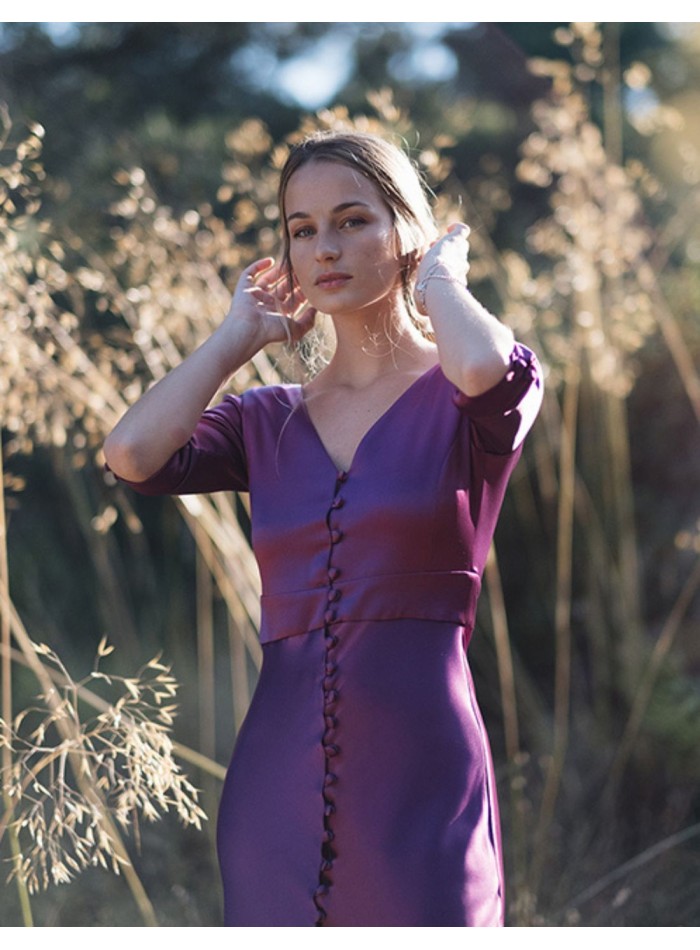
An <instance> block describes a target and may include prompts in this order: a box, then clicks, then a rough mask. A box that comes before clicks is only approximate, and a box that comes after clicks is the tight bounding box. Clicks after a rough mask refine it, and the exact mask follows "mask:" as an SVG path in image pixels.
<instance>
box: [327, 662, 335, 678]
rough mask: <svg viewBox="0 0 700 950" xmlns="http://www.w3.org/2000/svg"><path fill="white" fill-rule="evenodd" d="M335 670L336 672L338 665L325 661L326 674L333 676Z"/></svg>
mask: <svg viewBox="0 0 700 950" xmlns="http://www.w3.org/2000/svg"><path fill="white" fill-rule="evenodd" d="M337 672H338V667H337V665H336V664H335V663H328V662H326V667H325V674H326V676H335V674H336V673H337Z"/></svg>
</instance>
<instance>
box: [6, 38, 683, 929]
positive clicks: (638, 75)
mask: <svg viewBox="0 0 700 950" xmlns="http://www.w3.org/2000/svg"><path fill="white" fill-rule="evenodd" d="M440 27H441V25H440V24H300V25H296V24H274V23H272V24H248V23H244V24H206V23H204V24H138V23H136V24H104V23H99V24H81V25H75V26H74V27H73V28H72V29H70V30H68V31H67V32H66V33H65V34H64V35H62V36H60V37H59V36H56V35H54V36H53V38H52V35H51V34H50V33H49V32H47V31H46V30H45V29H43V28H42V27H41V26H40V25H39V24H3V27H2V30H3V32H2V34H1V36H0V99H3V100H5V101H6V102H7V104H8V105H7V109H6V110H4V111H3V113H2V134H1V136H0V149H1V151H0V158H1V161H0V408H1V411H2V432H3V456H2V460H3V469H4V507H3V509H2V511H3V512H4V513H5V514H4V519H3V521H2V522H0V529H1V530H0V535H2V540H3V544H2V545H0V555H2V556H1V557H0V589H1V590H2V598H1V609H2V612H1V614H0V627H1V631H2V642H3V667H2V710H1V712H0V715H1V716H2V718H3V720H4V722H5V723H6V724H7V725H6V728H5V731H4V733H3V740H4V741H3V748H2V755H3V758H2V763H1V765H2V768H3V777H4V781H3V786H4V796H5V797H4V801H3V813H2V817H1V818H0V834H1V835H2V838H1V839H0V856H1V857H2V860H3V863H4V865H5V867H6V871H7V875H8V877H11V878H12V879H11V880H9V881H8V883H7V884H4V885H3V886H2V889H1V890H0V922H1V923H2V924H4V925H14V924H20V923H22V922H25V923H28V922H30V921H33V922H34V923H35V924H38V925H99V924H101V925H129V924H134V923H141V922H143V923H155V922H159V923H161V924H168V925H179V926H184V925H213V924H217V923H218V922H219V920H220V910H219V896H218V875H217V869H216V861H215V852H214V842H213V827H214V821H213V818H214V816H215V809H216V800H217V796H218V791H219V788H220V781H221V776H222V774H223V767H222V763H225V762H226V760H227V758H228V755H229V754H230V750H231V747H232V743H233V739H234V736H235V731H236V729H237V728H238V726H239V725H240V722H241V720H242V718H243V716H244V714H245V710H246V708H247V704H248V701H249V698H250V695H251V691H252V689H253V687H254V683H255V677H256V670H257V668H258V666H259V661H260V650H259V646H258V644H257V640H256V636H255V633H256V627H257V620H258V614H257V611H258V602H257V594H258V578H257V572H256V568H255V565H254V562H253V559H252V555H251V551H250V547H249V536H248V527H249V524H248V512H247V499H246V497H245V496H243V497H241V498H236V497H232V496H218V495H217V496H211V497H201V498H200V497H197V498H186V499H173V500H170V499H163V500H152V499H151V500H145V499H142V498H137V497H135V496H134V495H132V494H130V493H129V492H128V491H126V490H125V489H123V488H122V487H121V486H118V485H114V484H113V483H110V481H109V480H108V479H107V478H105V476H104V474H103V472H102V459H101V453H100V446H101V443H102V440H103V438H104V436H105V434H106V432H107V431H109V429H110V427H111V426H112V425H113V423H114V422H115V421H116V419H117V418H118V417H119V415H120V414H121V412H122V411H123V410H124V409H125V407H126V406H127V405H128V404H130V403H131V402H132V401H133V400H135V399H136V398H138V395H139V394H140V393H141V392H142V391H143V390H144V388H145V387H146V386H148V385H149V384H150V382H151V381H153V380H154V379H157V378H159V377H160V376H161V375H162V374H163V373H165V372H167V370H168V369H169V368H170V367H172V366H173V365H175V364H176V363H177V362H178V361H179V360H180V359H181V358H182V357H183V356H184V355H186V354H187V353H189V352H190V351H191V350H192V348H193V347H194V346H196V345H197V343H198V342H200V341H201V340H202V339H204V338H205V337H206V335H207V334H208V333H209V332H210V331H211V330H212V328H213V327H214V326H215V325H216V324H217V322H218V321H219V320H220V319H221V316H222V314H223V313H224V312H225V310H226V307H227V305H228V300H229V296H230V293H231V291H232V288H233V286H234V284H235V280H236V275H237V274H238V272H239V271H240V269H241V268H242V267H244V266H245V265H246V264H247V263H248V262H249V261H250V260H251V259H253V258H254V257H257V256H260V255H261V254H263V253H268V252H274V250H275V248H276V247H277V211H276V207H275V203H274V201H275V180H276V170H277V169H278V168H279V166H280V163H281V162H282V161H283V158H284V154H285V151H286V148H287V147H288V143H289V141H291V140H293V139H294V137H296V136H297V135H299V134H300V133H301V132H303V131H308V130H309V129H311V128H317V127H324V128H327V127H336V126H344V125H348V124H352V125H356V126H358V127H361V128H369V129H371V130H375V131H378V132H380V133H382V134H385V135H388V136H390V137H392V138H393V139H394V140H395V141H403V142H405V143H406V145H407V146H408V147H409V149H410V150H411V154H412V156H413V158H414V160H415V161H416V162H418V164H419V165H420V167H421V168H422V170H423V172H424V174H425V176H426V179H427V180H428V181H429V183H430V184H431V187H432V188H433V189H434V191H435V193H436V196H437V198H436V202H437V211H438V215H439V217H440V220H441V221H442V222H443V223H445V224H446V223H448V222H449V221H450V220H454V219H455V218H460V219H466V220H467V221H468V222H469V223H470V225H471V226H472V228H473V233H472V244H473V255H474V256H473V263H472V269H471V271H470V280H471V282H472V283H473V285H474V286H475V290H476V293H477V294H478V295H479V296H480V297H481V298H482V299H484V301H485V302H487V303H488V304H489V305H490V306H491V307H493V308H494V310H495V311H496V312H497V313H499V314H502V315H503V317H504V319H506V321H507V322H508V323H509V324H510V325H511V326H512V327H513V329H514V330H515V332H516V334H517V336H518V337H519V338H520V339H522V340H523V341H524V342H525V343H528V344H529V345H531V346H532V347H533V348H534V349H535V350H536V351H537V352H538V353H539V354H540V355H541V357H542V360H543V363H544V365H545V366H546V369H547V376H548V379H547V393H546V400H545V404H544V407H543V411H542V415H541V417H540V419H539V421H538V423H537V425H536V427H535V429H534V431H533V433H532V435H531V437H530V439H529V441H528V444H527V446H526V452H525V455H524V457H523V461H522V462H521V464H520V466H519V468H518V470H517V473H516V476H515V477H514V479H513V482H512V485H511V487H510V489H509V493H508V496H507V499H506V504H505V507H504V512H503V516H502V519H501V523H500V525H499V529H498V532H497V536H496V544H495V546H494V550H493V552H492V556H491V558H490V560H489V563H488V566H487V571H486V578H485V582H486V583H485V593H484V596H483V599H482V603H481V606H480V613H479V630H478V633H477V635H476V636H475V638H474V641H473V647H472V662H473V666H474V668H475V677H476V679H477V687H478V691H479V695H480V699H481V703H482V706H483V709H484V713H485V718H486V719H487V722H488V726H489V732H490V734H491V737H492V743H493V747H494V755H495V760H496V765H497V772H498V778H499V786H500V798H501V803H502V811H503V821H504V832H505V835H504V837H505V848H506V864H507V876H508V894H507V896H508V920H509V922H510V923H512V924H519V925H546V926H548V925H570V926H576V925H587V926H595V925H610V926H622V925H638V926H645V925H652V926H655V925H697V924H698V923H699V922H700V897H699V895H700V888H699V887H698V882H699V881H700V795H699V794H698V788H699V787H700V758H698V755H697V751H696V750H697V748H698V742H699V741H700V683H699V681H698V674H699V673H700V647H699V646H698V643H699V641H698V638H697V630H698V615H699V613H700V604H699V599H698V586H699V585H700V510H699V505H698V498H700V490H699V489H700V452H699V451H698V445H699V438H698V424H699V423H700V379H699V377H698V370H697V367H698V361H699V359H700V323H699V322H698V319H697V313H698V304H699V303H700V274H699V271H698V262H699V261H700V224H699V223H698V222H699V221H700V216H699V215H698V214H697V210H698V208H697V206H698V190H697V183H698V181H699V180H700V126H698V121H697V116H698V115H700V108H699V106H700V30H699V29H698V27H697V25H694V24H681V25H679V26H677V27H671V26H670V25H668V24H650V23H641V24H603V25H602V26H600V27H596V26H595V25H593V24H573V25H568V24H541V23H540V24H499V25H498V26H495V25H489V24H477V25H474V26H471V27H467V26H466V25H459V24H456V25H455V24H452V25H450V28H449V29H448V28H447V25H444V28H442V29H441V28H440ZM328 50H330V54H331V55H336V56H339V55H340V53H339V52H338V51H339V50H340V51H342V57H343V62H344V63H345V67H346V68H345V79H344V82H343V85H342V88H340V89H339V90H338V91H337V92H335V93H334V94H333V96H332V101H333V102H342V103H343V105H342V106H335V107H330V106H327V104H326V106H327V107H323V108H320V109H319V111H318V112H317V113H315V114H312V115H304V114H303V110H302V109H301V108H300V107H299V105H298V103H295V102H294V101H293V99H292V98H291V97H290V95H289V94H288V93H287V92H285V84H284V80H285V77H289V76H290V75H292V74H291V73H290V72H289V70H290V69H292V68H295V69H296V70H297V71H298V70H299V68H300V63H301V64H303V63H304V62H305V61H306V62H308V63H309V64H311V63H312V61H313V59H314V57H316V56H317V55H319V52H323V51H328ZM438 67H439V69H438ZM309 68H310V67H309ZM438 73H439V75H438ZM290 82H291V80H290ZM389 90H391V91H389ZM322 105H324V104H323V103H322ZM292 371H293V366H291V365H290V360H289V358H288V357H287V355H286V354H285V353H284V352H283V351H279V352H270V353H263V354H259V355H258V357H256V359H255V360H254V361H253V362H252V363H251V364H250V365H249V366H247V367H245V368H244V369H243V370H242V371H241V372H240V373H238V374H237V375H236V377H235V379H234V381H233V386H234V387H235V388H236V389H243V388H245V387H247V386H249V385H251V384H259V383H266V382H271V381H275V380H277V379H279V378H280V376H281V375H282V376H284V375H285V374H287V373H289V372H292ZM5 519H6V520H5ZM107 640H108V641H109V643H111V644H114V645H115V646H116V649H115V650H114V652H112V650H111V648H110V646H108V644H107ZM41 643H43V644H46V646H39V647H37V644H41ZM161 651H162V653H163V657H162V659H161V660H158V659H155V660H154V661H153V662H154V663H155V665H152V666H149V665H148V664H149V661H151V660H152V658H153V657H154V655H159V654H160V653H161ZM95 656H97V657H98V659H99V665H95V664H94V663H93V658H94V657H95ZM171 667H172V675H174V677H175V679H177V680H178V681H179V682H181V683H182V684H183V688H182V689H181V690H180V692H179V694H178V699H179V702H180V710H179V715H178V716H177V717H176V718H175V720H174V726H172V730H173V731H172V734H171V733H170V732H169V730H170V727H171V722H170V720H172V717H173V716H174V714H175V710H174V709H171V708H170V707H171V705H172V704H171V703H170V702H169V700H168V703H167V704H166V705H165V706H163V705H162V704H161V702H160V701H159V700H157V699H155V698H154V691H155V693H158V694H159V695H160V694H161V693H163V696H162V697H161V698H163V699H165V697H166V694H171V693H172V692H174V690H175V687H176V684H175V683H174V681H173V680H172V678H171V672H170V668H171ZM130 670H137V671H138V672H136V673H134V674H133V675H129V672H128V671H130ZM154 677H155V681H154V679H153V678H154ZM159 677H160V678H162V679H159ZM98 685H99V686H100V687H101V689H100V690H96V688H95V687H96V686H98ZM37 692H38V693H39V694H40V695H39V698H38V699H37ZM18 717H19V718H18ZM13 722H14V726H13V731H11V730H10V723H13ZM119 730H122V731H119ZM142 741H143V742H151V743H152V745H151V746H149V745H148V744H146V745H143V744H142ZM125 750H128V751H129V754H128V755H127V754H126V753H125ZM153 755H162V756H163V758H162V759H159V760H158V762H159V765H158V766H157V769H156V774H157V775H158V776H160V777H161V778H162V779H163V780H164V781H165V779H166V778H167V779H168V781H169V782H170V784H169V785H167V783H166V784H165V785H163V786H162V787H161V786H158V784H157V782H156V786H155V788H156V792H157V794H156V793H155V792H154V785H153V781H154V779H153V775H152V774H151V775H150V778H149V772H148V768H149V763H151V762H153V761H154V760H153V759H152V756H153ZM180 767H182V768H183V769H186V771H187V772H188V773H189V777H190V780H191V781H192V782H193V783H194V785H197V786H199V787H200V788H202V790H203V798H202V802H203V806H204V808H205V810H206V812H207V813H208V814H209V816H210V819H211V820H210V821H209V822H207V823H206V824H205V826H204V828H205V830H204V832H202V831H197V830H195V829H193V828H192V827H187V823H189V824H190V825H192V824H195V825H196V824H197V822H198V820H199V815H198V811H197V808H198V806H197V805H195V803H194V800H190V799H187V803H185V799H183V797H182V794H183V793H186V794H190V792H189V785H188V784H187V780H186V779H185V778H184V775H183V773H182V772H181V771H180ZM23 770H24V771H23ZM183 790H184V792H183ZM71 805H72V812H71ZM170 811H172V812H174V814H173V816H170V815H169V814H165V817H163V818H162V820H161V822H159V823H156V824H151V823H150V819H152V818H154V817H155V815H154V812H156V813H158V814H161V813H166V812H170ZM71 813H72V817H71ZM178 816H179V817H180V818H181V819H182V820H184V821H185V822H186V825H185V827H182V828H181V827H180V825H178V824H176V823H175V822H176V819H177V817H178ZM91 819H92V824H91V823H90V820H91ZM66 835H68V838H69V839H70V842H69V843H67V841H68V838H66ZM62 836H63V837H62ZM76 849H77V850H76ZM42 855H43V858H42ZM99 855H102V857H101V858H100V856H99ZM33 859H34V863H32V860H33ZM42 860H43V862H44V863H43V865H42ZM23 861H24V862H25V863H24V864H23V863H22V862H23ZM27 861H29V862H30V863H29V864H27V863H26V862H27ZM71 861H72V862H73V864H71ZM93 864H94V865H96V866H95V867H94V868H93V866H92V865H93ZM100 864H106V865H107V866H108V868H110V869H114V870H118V871H120V874H119V876H118V877H115V876H113V875H112V874H110V873H109V872H108V870H104V869H103V868H101V867H99V865H100ZM84 866H87V870H82V868H83V867H84ZM32 869H33V870H32ZM79 872H80V877H79V879H78V880H77V882H76V883H73V884H67V885H66V884H62V885H61V886H53V884H50V886H49V887H48V889H47V890H45V891H43V890H42V889H41V885H42V875H43V874H45V875H46V876H47V878H48V879H49V880H53V881H61V880H65V878H66V877H67V876H70V875H77V874H78V873H79ZM32 874H34V875H35V876H34V877H33V876H32ZM23 882H24V883H23ZM33 885H37V886H36V887H35V886H33ZM30 889H31V893H30Z"/></svg>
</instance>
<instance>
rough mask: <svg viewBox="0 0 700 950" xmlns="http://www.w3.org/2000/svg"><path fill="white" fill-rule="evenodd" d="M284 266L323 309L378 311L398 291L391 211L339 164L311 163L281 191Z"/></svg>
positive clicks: (355, 174) (334, 311)
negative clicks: (286, 240) (285, 249)
mask: <svg viewBox="0 0 700 950" xmlns="http://www.w3.org/2000/svg"><path fill="white" fill-rule="evenodd" d="M285 212H286V216H287V227H288V229H289V248H290V259H291V263H292V270H293V271H294V275H295V277H296V279H297V281H298V283H299V286H300V288H301V291H302V293H303V294H304V296H305V297H306V299H307V300H308V301H309V303H311V304H312V305H313V306H314V307H316V308H317V309H318V310H321V311H322V312H324V313H329V314H331V315H336V314H349V313H363V314H364V315H365V317H366V316H368V315H369V313H368V312H369V311H370V310H372V309H376V310H377V311H379V310H380V309H381V310H385V309H386V306H387V304H392V303H394V302H395V301H396V300H398V299H399V298H400V297H401V279H400V273H401V266H400V262H399V255H398V253H397V245H398V241H397V238H396V231H395V228H394V222H393V217H392V214H391V211H390V210H389V208H388V206H387V205H386V203H385V202H384V199H383V198H382V196H381V194H380V192H379V190H378V189H377V187H376V186H375V185H374V184H373V183H372V182H371V181H370V180H369V179H367V178H365V177H364V175H361V174H360V173H359V172H357V171H355V170H354V169H353V168H350V166H349V165H345V164H343V163H341V162H331V161H311V162H308V163H307V164H306V165H302V166H301V168H299V169H297V171H295V172H294V174H293V175H292V176H291V178H290V179H289V184H288V185H287V191H286V196H285Z"/></svg>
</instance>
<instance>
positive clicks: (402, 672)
mask: <svg viewBox="0 0 700 950" xmlns="http://www.w3.org/2000/svg"><path fill="white" fill-rule="evenodd" d="M279 198H280V210H281V219H282V226H283V239H284V253H283V257H282V263H281V264H278V265H276V264H274V263H273V261H272V260H271V259H269V258H268V259H265V260H261V261H257V262H256V263H254V264H252V265H251V266H250V267H248V268H247V269H246V270H245V271H244V272H243V274H242V277H241V279H240V281H239V284H238V286H237V288H236V292H235V294H234V297H233V301H232V304H231V309H230V312H229V314H228V316H227V317H226V319H225V320H224V322H223V323H222V324H221V326H220V327H219V329H218V330H217V331H216V332H215V333H214V334H213V335H212V336H211V337H210V339H209V340H207V341H206V342H205V343H204V344H203V345H202V346H201V347H200V348H199V349H198V350H197V351H196V352H194V353H193V354H192V355H191V356H190V357H189V358H188V359H186V360H185V361H184V362H183V363H182V365H180V366H179V367H178V368H177V369H175V370H174V371H173V372H171V373H170V374H169V376H168V377H166V378H165V379H164V380H162V381H161V382H159V383H158V384H157V385H156V386H155V387H154V388H153V389H152V390H150V391H149V392H148V393H147V394H146V395H145V396H144V397H143V398H142V399H141V400H140V401H139V402H138V403H137V404H136V405H135V406H134V407H133V408H132V409H130V410H129V412H128V413H127V414H126V416H125V417H124V418H123V420H122V421H121V422H120V423H119V424H118V426H117V427H116V428H115V430H114V431H113V432H112V434H111V435H110V436H109V438H108V440H107V443H106V445H105V454H106V457H107V461H108V464H109V466H110V467H111V468H112V470H113V471H114V472H115V473H116V474H117V475H118V476H119V477H120V478H122V479H124V480H126V481H128V482H130V483H132V484H133V485H134V487H135V488H136V489H137V490H140V491H142V492H144V493H146V494H158V493H167V492H170V493H177V494H182V493H184V492H205V491H218V490H223V489H229V490H230V489H234V490H237V491H250V493H251V510H252V523H253V546H254V549H255V553H256V557H257V558H258V562H259V565H260V570H261V576H262V588H263V594H262V625H261V640H262V643H263V654H264V660H263V665H262V670H261V674H260V679H259V683H258V687H257V689H256V692H255V695H254V698H253V701H252V704H251V708H250V711H249V713H248V716H247V718H246V721H245V723H244V725H243V727H242V729H241V732H240V734H239V736H238V740H237V743H236V748H235V751H234V755H233V759H232V763H231V766H230V769H229V772H228V777H227V780H226V783H225V786H224V790H223V796H222V802H221V807H220V813H219V824H218V846H219V859H220V864H221V871H222V876H223V882H224V897H225V922H226V924H227V925H231V926H274V925H280V926H285V925H286V926H307V925H314V924H315V925H325V926H370V925H375V926H376V925H379V926H389V925H398V926H435V925H438V926H499V925H501V924H502V922H503V886H502V871H501V853H500V837H499V826H498V812H497V804H496V799H495V788H494V781H493V774H492V768H491V760H490V753H489V749H488V742H487V739H486V736H485V733H484V729H483V724H482V721H481V716H480V714H479V711H478V707H477V705H476V701H475V698H474V693H473V688H472V682H471V677H470V673H469V668H468V665H467V659H466V647H467V644H468V641H469V637H470V635H471V631H472V628H473V623H474V613H475V606H476V600H477V596H478V593H479V588H480V577H481V573H482V571H483V567H484V562H485V558H486V554H487V551H488V547H489V544H490V541H491V537H492V534H493V530H494V527H495V523H496V518H497V516H498V512H499V509H500V506H501V502H502V499H503V494H504V491H505V487H506V482H507V480H508V477H509V474H510V472H511V471H512V469H513V467H514V465H515V463H516V461H517V459H518V456H519V452H520V446H521V444H522V440H523V438H524V435H525V433H526V431H527V429H528V427H529V425H530V424H531V422H532V421H533V419H534V417H535V415H536V413H537V410H538V408H539V404H540V401H541V384H540V378H539V374H538V370H537V364H536V361H535V358H534V357H533V355H532V353H530V351H528V350H527V349H526V348H525V347H523V346H521V345H519V344H516V343H514V341H513V337H512V334H511V332H510V330H508V329H507V328H506V327H505V326H504V325H503V324H501V323H500V322H499V321H498V320H496V318H495V317H493V316H491V314H489V313H488V312H487V311H486V310H485V309H484V308H483V307H482V306H481V305H480V304H479V303H478V302H477V301H476V300H475V299H474V298H473V297H472V295H471V294H470V292H469V291H468V289H467V287H466V286H465V273H466V270H467V269H468V268H467V253H468V240H467V238H468V228H466V226H464V225H457V226H453V227H452V228H451V229H450V230H449V231H448V233H447V234H445V235H443V236H442V237H441V238H440V239H439V240H436V239H435V238H436V230H435V225H434V222H433V218H432V215H431V213H430V209H429V206H428V203H427V201H426V198H425V195H424V192H423V190H422V188H421V184H420V181H419V178H418V176H417V175H416V173H415V171H414V169H413V167H412V165H411V164H410V162H409V161H408V159H407V158H406V157H405V156H404V155H403V153H402V152H400V151H399V150H398V149H396V148H394V147H393V146H392V145H389V144H387V143H386V142H384V141H383V140H382V139H379V138H377V137H375V136H371V135H363V134H356V133H347V134H346V133H333V134H325V135H316V136H312V137H311V138H309V139H307V140H306V141H304V142H302V143H301V144H300V145H298V146H297V147H295V148H294V149H293V150H292V152H291V154H290V156H289V159H288V161H287V164H286V166H285V168H284V170H283V172H282V177H281V183H280V195H279ZM317 311H322V312H324V313H326V314H330V317H331V319H332V321H333V326H334V329H335V334H336V338H337V343H336V348H335V352H334V353H333V356H332V358H331V359H330V362H329V363H328V365H327V366H326V367H325V368H324V369H323V370H322V371H321V372H320V373H319V374H318V375H317V376H316V377H315V378H313V379H311V380H310V381H309V382H307V383H306V384H304V385H303V386H271V387H262V388H257V389H253V390H249V391H248V392H246V393H244V394H243V396H240V397H239V396H227V397H226V398H225V399H224V401H223V402H222V403H221V404H220V405H219V406H217V407H215V408H213V409H209V410H206V407H207V405H208V404H209V402H210V400H211V399H212V397H213V396H214V394H215V393H216V392H217V390H218V389H219V388H220V387H221V385H222V384H223V383H224V382H225V381H226V380H227V379H228V377H229V376H230V375H231V374H232V373H234V372H235V371H236V370H237V369H238V368H239V367H240V366H241V365H242V364H244V363H245V362H246V361H247V360H249V359H250V358H251V357H252V356H253V355H254V354H255V353H256V352H257V351H258V350H259V349H260V348H261V347H263V346H266V345H267V344H268V343H272V342H278V341H283V340H286V339H288V340H291V341H298V340H299V339H301V338H302V337H303V336H304V334H305V333H307V331H308V330H309V329H310V328H311V326H312V325H313V323H314V319H315V315H316V312H317ZM426 327H427V329H429V330H430V331H432V332H431V333H429V334H426V333H425V332H423V331H424V330H425V329H426ZM433 335H434V341H435V342H433V341H432V339H433ZM205 410H206V411H205Z"/></svg>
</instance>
